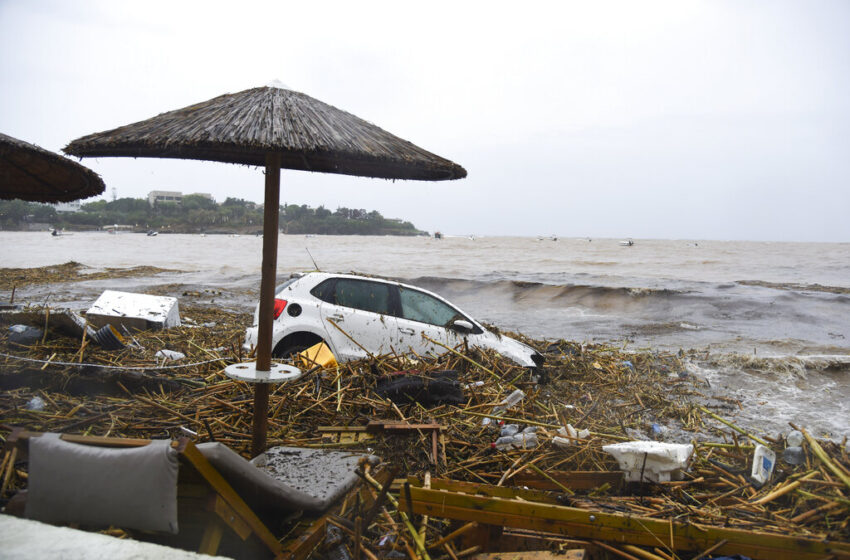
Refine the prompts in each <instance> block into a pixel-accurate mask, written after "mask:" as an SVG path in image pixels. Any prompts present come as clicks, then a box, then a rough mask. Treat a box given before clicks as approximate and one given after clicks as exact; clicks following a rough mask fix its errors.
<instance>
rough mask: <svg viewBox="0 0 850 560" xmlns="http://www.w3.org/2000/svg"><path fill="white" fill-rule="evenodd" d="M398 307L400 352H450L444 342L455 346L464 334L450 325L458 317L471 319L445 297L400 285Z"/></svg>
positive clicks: (452, 346)
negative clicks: (444, 298)
mask: <svg viewBox="0 0 850 560" xmlns="http://www.w3.org/2000/svg"><path fill="white" fill-rule="evenodd" d="M397 307H398V309H397V310H396V323H397V326H396V328H397V330H398V345H397V347H396V349H397V350H399V351H400V352H404V353H407V352H411V351H412V352H415V353H417V354H419V355H426V354H434V355H440V354H445V353H446V352H447V350H446V348H444V347H443V346H441V345H445V346H448V347H449V348H454V347H455V346H457V345H458V344H460V343H461V342H463V339H464V335H463V334H462V333H460V332H458V331H456V330H454V329H453V328H451V325H452V323H453V322H454V321H455V320H456V319H463V320H468V319H467V317H466V316H464V315H463V313H461V312H460V311H459V310H457V309H455V308H454V307H452V306H451V305H449V304H448V303H446V302H445V301H443V300H441V299H439V298H436V297H434V296H433V295H431V294H428V293H426V292H423V291H421V290H416V289H413V288H410V287H406V286H398V306H397ZM423 335H424V336H423ZM425 337H427V338H425ZM429 339H430V340H429ZM438 343H439V344H438Z"/></svg>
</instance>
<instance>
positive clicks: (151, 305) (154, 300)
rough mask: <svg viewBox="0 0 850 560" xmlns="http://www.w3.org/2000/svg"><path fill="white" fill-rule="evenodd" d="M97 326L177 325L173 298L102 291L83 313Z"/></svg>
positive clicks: (178, 317)
mask: <svg viewBox="0 0 850 560" xmlns="http://www.w3.org/2000/svg"><path fill="white" fill-rule="evenodd" d="M86 320H87V321H88V322H89V323H91V324H92V325H94V326H95V327H97V328H100V327H103V326H104V325H106V324H110V323H111V324H115V325H123V326H125V327H127V328H129V329H135V330H138V331H143V330H147V329H167V328H170V327H178V326H180V312H179V310H178V305H177V298H173V297H167V296H151V295H147V294H133V293H129V292H117V291H113V290H106V291H105V292H103V293H102V294H100V297H99V298H97V301H95V302H94V304H93V305H92V306H91V307H90V308H89V310H88V311H87V312H86Z"/></svg>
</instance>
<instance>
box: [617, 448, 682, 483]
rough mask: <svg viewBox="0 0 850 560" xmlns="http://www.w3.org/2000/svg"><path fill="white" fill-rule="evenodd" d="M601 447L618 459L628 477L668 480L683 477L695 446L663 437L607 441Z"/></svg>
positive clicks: (642, 479)
mask: <svg viewBox="0 0 850 560" xmlns="http://www.w3.org/2000/svg"><path fill="white" fill-rule="evenodd" d="M602 450H603V451H605V452H606V453H610V454H611V455H613V456H614V458H615V459H617V462H618V463H619V464H620V470H622V471H624V472H625V475H626V480H627V481H630V482H641V481H647V480H649V481H653V482H667V481H670V480H681V479H682V470H683V469H685V468H687V466H688V461H689V460H690V458H691V455H692V454H693V452H694V446H693V445H691V444H682V443H665V442H661V441H627V442H624V443H616V444H613V445H605V446H603V447H602Z"/></svg>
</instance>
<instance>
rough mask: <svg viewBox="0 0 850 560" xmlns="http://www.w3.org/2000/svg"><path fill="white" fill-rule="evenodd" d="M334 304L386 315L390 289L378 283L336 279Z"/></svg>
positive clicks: (388, 306)
mask: <svg viewBox="0 0 850 560" xmlns="http://www.w3.org/2000/svg"><path fill="white" fill-rule="evenodd" d="M334 303H336V304H337V305H342V306H344V307H353V308H354V309H362V310H363V311H371V312H372V313H382V314H387V313H389V308H390V287H389V286H388V285H387V284H381V283H379V282H369V281H367V280H352V279H349V278H338V279H337V281H336V284H335V286H334Z"/></svg>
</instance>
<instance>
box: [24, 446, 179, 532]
mask: <svg viewBox="0 0 850 560" xmlns="http://www.w3.org/2000/svg"><path fill="white" fill-rule="evenodd" d="M29 454H30V458H29V484H28V488H29V492H28V497H27V505H26V516H27V517H29V518H31V519H36V520H39V521H44V522H47V523H80V524H83V525H98V526H100V525H103V526H108V525H115V526H116V527H123V528H129V529H140V530H144V531H164V532H169V533H175V534H176V533H177V469H178V464H177V451H176V450H174V449H173V448H172V447H171V442H170V441H164V440H154V441H151V443H150V444H148V445H145V446H143V447H131V448H120V449H116V448H109V447H96V446H92V445H84V444H79V443H70V442H67V441H63V440H61V439H60V438H59V434H44V435H42V436H39V437H33V438H30V441H29Z"/></svg>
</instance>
